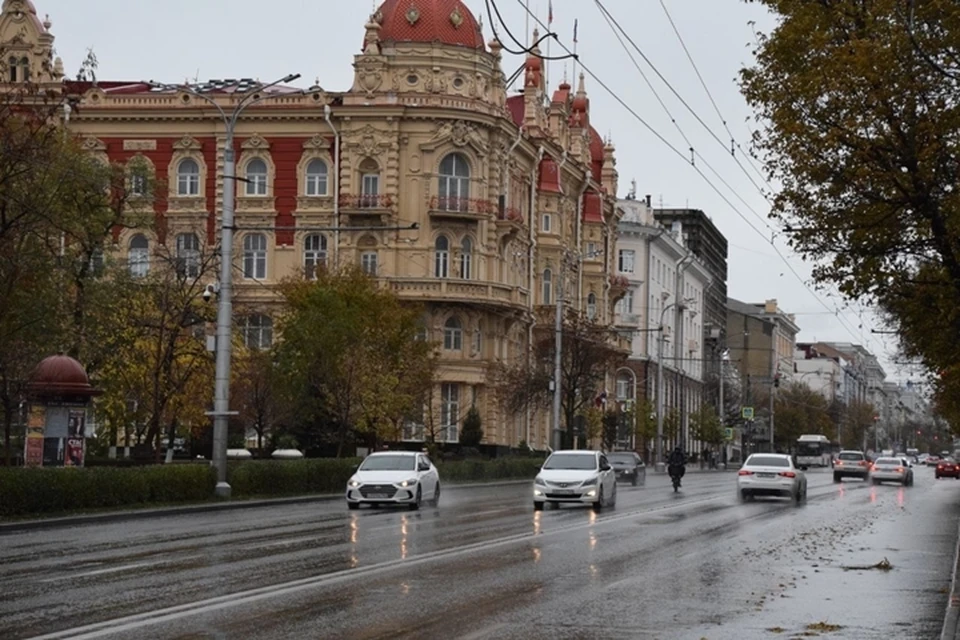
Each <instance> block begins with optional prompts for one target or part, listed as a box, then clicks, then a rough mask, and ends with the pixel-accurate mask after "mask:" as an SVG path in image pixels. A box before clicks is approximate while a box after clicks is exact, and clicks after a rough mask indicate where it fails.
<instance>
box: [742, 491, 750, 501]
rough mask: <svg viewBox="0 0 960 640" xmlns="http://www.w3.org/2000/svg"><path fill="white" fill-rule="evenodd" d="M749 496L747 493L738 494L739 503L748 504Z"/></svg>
mask: <svg viewBox="0 0 960 640" xmlns="http://www.w3.org/2000/svg"><path fill="white" fill-rule="evenodd" d="M749 501H750V494H749V493H748V492H747V491H741V492H740V502H749Z"/></svg>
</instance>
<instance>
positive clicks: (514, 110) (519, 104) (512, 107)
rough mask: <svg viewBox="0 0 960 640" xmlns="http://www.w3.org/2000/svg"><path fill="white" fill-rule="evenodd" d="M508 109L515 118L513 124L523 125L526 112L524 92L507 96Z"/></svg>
mask: <svg viewBox="0 0 960 640" xmlns="http://www.w3.org/2000/svg"><path fill="white" fill-rule="evenodd" d="M507 109H508V110H509V111H510V117H511V118H513V124H515V125H517V126H518V127H522V126H523V113H524V104H523V94H520V95H518V96H510V97H509V98H507Z"/></svg>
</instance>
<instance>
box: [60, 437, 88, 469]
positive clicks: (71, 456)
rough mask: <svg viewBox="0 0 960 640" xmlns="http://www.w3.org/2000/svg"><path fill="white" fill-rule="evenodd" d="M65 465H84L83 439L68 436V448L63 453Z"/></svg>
mask: <svg viewBox="0 0 960 640" xmlns="http://www.w3.org/2000/svg"><path fill="white" fill-rule="evenodd" d="M63 466H65V467H82V466H83V439H81V438H68V439H67V449H66V451H64V455H63Z"/></svg>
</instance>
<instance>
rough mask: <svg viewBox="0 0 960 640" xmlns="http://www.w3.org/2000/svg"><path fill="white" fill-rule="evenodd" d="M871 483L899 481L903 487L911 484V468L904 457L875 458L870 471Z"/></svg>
mask: <svg viewBox="0 0 960 640" xmlns="http://www.w3.org/2000/svg"><path fill="white" fill-rule="evenodd" d="M871 475H872V477H873V484H880V483H881V482H899V483H900V484H902V485H903V486H905V487H909V486H911V485H912V484H913V469H911V468H910V463H909V462H907V460H906V458H892V457H884V458H877V461H876V462H874V463H873V470H872V471H871Z"/></svg>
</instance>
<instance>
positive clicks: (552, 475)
mask: <svg viewBox="0 0 960 640" xmlns="http://www.w3.org/2000/svg"><path fill="white" fill-rule="evenodd" d="M563 503H568V504H571V503H576V504H590V505H593V510H594V511H600V510H601V509H603V507H614V506H616V504H617V476H616V472H615V471H614V470H613V467H612V466H611V465H610V462H609V461H608V460H607V456H605V455H604V454H603V453H601V452H600V451H583V450H573V451H554V452H553V453H552V454H550V457H549V458H547V460H546V462H544V463H543V467H541V469H540V473H539V474H537V477H536V479H534V481H533V508H534V509H536V510H537V511H540V510H542V509H543V506H544V505H545V504H552V505H554V506H555V507H556V506H559V505H561V504H563Z"/></svg>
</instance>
